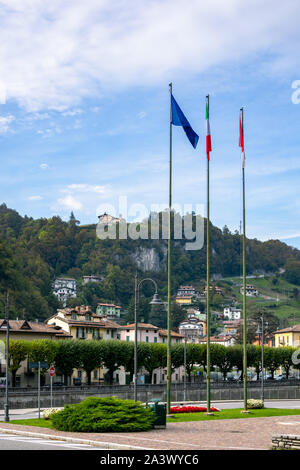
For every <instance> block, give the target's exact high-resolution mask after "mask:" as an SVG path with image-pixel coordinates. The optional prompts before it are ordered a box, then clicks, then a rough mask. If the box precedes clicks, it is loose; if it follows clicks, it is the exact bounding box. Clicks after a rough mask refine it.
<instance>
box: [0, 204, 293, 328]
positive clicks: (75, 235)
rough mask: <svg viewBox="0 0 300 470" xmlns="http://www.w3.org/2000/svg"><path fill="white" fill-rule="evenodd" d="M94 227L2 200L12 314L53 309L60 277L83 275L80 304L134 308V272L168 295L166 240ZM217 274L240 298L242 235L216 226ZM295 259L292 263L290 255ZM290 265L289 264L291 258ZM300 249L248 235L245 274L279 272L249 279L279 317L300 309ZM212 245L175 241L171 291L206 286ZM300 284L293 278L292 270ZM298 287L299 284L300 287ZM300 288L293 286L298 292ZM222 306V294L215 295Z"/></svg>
mask: <svg viewBox="0 0 300 470" xmlns="http://www.w3.org/2000/svg"><path fill="white" fill-rule="evenodd" d="M95 227H96V226H95V225H87V226H80V224H79V222H78V221H76V218H75V217H74V216H73V217H71V218H70V220H69V222H64V221H62V220H61V218H60V217H58V216H54V217H51V218H49V219H46V218H40V219H33V218H31V217H27V216H25V217H22V216H20V215H19V214H18V213H17V212H16V211H14V210H13V209H9V208H7V206H6V205H5V204H2V205H0V294H1V295H2V296H3V294H4V292H5V290H6V289H7V288H9V289H10V291H11V309H10V310H11V316H12V317H13V316H15V317H19V318H28V319H35V318H38V319H45V318H47V317H49V316H50V315H52V314H53V313H54V312H55V310H56V308H58V307H59V303H58V301H57V299H56V297H55V296H54V295H53V294H52V287H51V285H52V282H53V280H54V279H55V277H57V276H69V277H73V278H75V279H76V280H77V281H78V285H79V289H78V298H77V299H75V300H74V302H77V303H84V304H88V305H91V306H92V307H93V308H94V307H95V306H96V304H97V302H99V301H102V302H103V301H104V302H106V301H107V302H114V303H118V304H119V305H121V307H122V310H123V311H124V310H128V312H129V314H132V312H133V299H134V276H135V273H136V272H137V273H138V276H139V278H142V277H151V278H153V279H154V280H155V281H156V282H157V284H158V289H159V295H160V297H161V298H162V299H163V300H166V297H167V273H166V265H167V241H166V240H131V239H128V240H108V239H107V240H99V239H98V238H97V237H96V230H95ZM210 231H211V248H212V256H211V272H212V274H215V275H216V276H217V277H223V278H224V281H221V282H222V283H223V284H224V286H225V285H227V287H226V295H227V297H228V298H229V299H230V298H231V297H234V298H236V300H237V301H240V300H241V296H240V294H239V288H238V286H237V285H235V284H237V282H238V280H239V278H238V277H237V276H239V275H240V272H241V237H240V235H239V233H237V232H234V233H231V232H230V231H229V230H228V228H227V227H224V228H223V229H222V230H221V229H219V228H217V227H215V226H213V225H211V229H210ZM288 260H290V261H288ZM288 263H290V264H288ZM299 265H300V251H299V250H297V249H295V248H292V247H290V246H288V245H286V244H285V243H282V242H280V241H279V240H269V241H267V242H260V241H258V240H256V239H253V240H251V239H247V273H248V274H251V273H253V272H265V273H270V272H271V273H273V274H274V275H275V279H276V280H275V281H274V282H278V283H277V285H275V284H274V283H273V280H272V278H271V277H270V278H264V279H261V278H255V279H249V283H250V282H251V283H252V284H255V285H257V286H258V287H259V288H260V289H261V290H262V293H263V294H264V295H266V296H271V297H274V298H275V297H276V298H277V295H278V296H279V302H277V301H276V300H275V301H274V300H272V301H271V300H270V299H269V300H268V299H259V301H263V302H265V303H266V305H269V306H270V308H273V307H272V304H274V303H276V309H275V307H274V310H276V315H278V316H282V317H287V318H289V317H290V316H291V315H292V314H294V313H295V312H296V313H297V312H298V311H299V301H298V298H297V296H295V295H294V297H292V295H293V289H297V286H296V284H298V285H300V269H299ZM205 266H206V249H205V244H204V247H203V248H202V249H201V250H197V251H196V250H195V251H192V250H191V251H187V250H185V240H176V241H174V244H173V253H172V268H173V275H172V289H173V295H174V296H175V294H176V290H177V288H178V286H179V285H180V284H186V283H191V284H194V285H195V286H197V285H203V284H204V282H205V281H204V280H205V276H206V269H205ZM286 266H288V270H287V271H286V272H287V273H288V274H289V275H290V277H291V278H292V279H295V280H296V283H295V284H289V283H288V282H287V281H286V280H284V279H285V277H286V275H281V276H280V275H279V274H278V273H279V271H280V269H281V268H284V267H286ZM91 274H93V275H101V276H103V278H104V280H103V281H102V282H101V283H99V284H93V283H89V284H87V285H86V286H81V280H82V276H83V275H91ZM299 289H300V287H299ZM294 294H295V292H294ZM152 295H153V286H152V285H151V284H150V285H149V284H147V283H145V285H144V286H143V287H142V289H141V304H140V305H141V309H140V310H141V312H142V314H143V315H144V316H146V314H147V310H148V309H149V300H151V298H152ZM215 301H216V305H217V306H218V305H219V307H221V303H222V302H221V301H223V300H222V299H218V298H216V299H215Z"/></svg>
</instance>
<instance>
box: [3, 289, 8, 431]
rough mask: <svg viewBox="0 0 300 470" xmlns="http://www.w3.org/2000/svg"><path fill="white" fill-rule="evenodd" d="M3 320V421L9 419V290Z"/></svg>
mask: <svg viewBox="0 0 300 470" xmlns="http://www.w3.org/2000/svg"><path fill="white" fill-rule="evenodd" d="M5 320H6V363H5V371H6V372H5V376H6V381H5V403H4V410H5V418H4V421H6V422H8V421H9V405H8V385H9V384H8V380H9V292H8V291H7V293H6V302H5Z"/></svg>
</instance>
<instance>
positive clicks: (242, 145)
mask: <svg viewBox="0 0 300 470" xmlns="http://www.w3.org/2000/svg"><path fill="white" fill-rule="evenodd" d="M239 147H241V150H242V168H245V150H244V130H243V125H242V120H241V116H240V138H239Z"/></svg>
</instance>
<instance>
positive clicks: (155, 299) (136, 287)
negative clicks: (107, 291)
mask: <svg viewBox="0 0 300 470" xmlns="http://www.w3.org/2000/svg"><path fill="white" fill-rule="evenodd" d="M145 281H150V282H152V283H153V284H154V287H155V294H154V296H153V299H152V300H151V302H150V305H161V304H162V303H163V302H162V301H161V300H160V299H159V297H158V293H157V284H156V282H155V281H154V280H153V279H151V278H150V277H146V278H145V279H142V280H141V281H139V282H138V278H137V274H136V275H135V284H134V382H133V385H134V392H133V395H134V401H135V402H136V401H137V370H138V354H137V346H138V318H137V304H138V296H139V289H140V286H141V284H142V283H143V282H145Z"/></svg>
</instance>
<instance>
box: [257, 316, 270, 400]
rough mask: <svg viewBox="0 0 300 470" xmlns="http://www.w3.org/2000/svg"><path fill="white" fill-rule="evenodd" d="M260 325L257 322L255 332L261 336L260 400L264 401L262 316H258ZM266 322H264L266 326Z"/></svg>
mask: <svg viewBox="0 0 300 470" xmlns="http://www.w3.org/2000/svg"><path fill="white" fill-rule="evenodd" d="M260 321H261V325H260V323H258V326H257V331H256V333H257V334H258V336H259V335H260V336H261V400H262V402H263V401H264V398H265V397H264V380H265V377H264V375H265V372H264V342H265V341H264V316H263V315H262V316H261V317H260ZM267 325H268V323H266V326H267Z"/></svg>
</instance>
